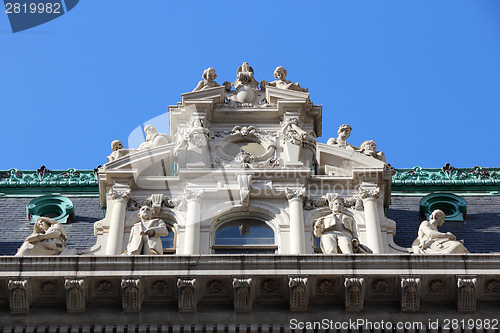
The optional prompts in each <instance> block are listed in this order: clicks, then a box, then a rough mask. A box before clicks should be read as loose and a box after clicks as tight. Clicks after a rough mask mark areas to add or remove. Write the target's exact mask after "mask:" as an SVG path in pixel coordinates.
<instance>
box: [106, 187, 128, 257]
mask: <svg viewBox="0 0 500 333" xmlns="http://www.w3.org/2000/svg"><path fill="white" fill-rule="evenodd" d="M129 198H130V189H129V188H115V187H113V188H112V189H110V190H109V192H108V199H110V200H113V209H112V210H111V220H110V222H109V234H108V244H107V245H106V255H118V254H121V253H122V249H123V235H124V231H125V213H126V211H127V202H128V199H129Z"/></svg>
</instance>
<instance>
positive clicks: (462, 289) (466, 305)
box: [457, 277, 477, 312]
mask: <svg viewBox="0 0 500 333" xmlns="http://www.w3.org/2000/svg"><path fill="white" fill-rule="evenodd" d="M457 286H458V292H457V308H458V311H459V312H474V311H476V287H477V279H476V278H475V277H458V278H457Z"/></svg>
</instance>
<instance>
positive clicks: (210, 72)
mask: <svg viewBox="0 0 500 333" xmlns="http://www.w3.org/2000/svg"><path fill="white" fill-rule="evenodd" d="M201 77H202V78H203V80H201V81H200V82H198V85H197V86H196V88H194V89H193V91H198V90H205V89H208V88H216V87H220V85H219V84H218V83H217V82H215V81H214V80H215V79H216V78H217V74H215V69H213V68H212V67H209V68H207V69H205V70H204V71H203V75H202V76H201Z"/></svg>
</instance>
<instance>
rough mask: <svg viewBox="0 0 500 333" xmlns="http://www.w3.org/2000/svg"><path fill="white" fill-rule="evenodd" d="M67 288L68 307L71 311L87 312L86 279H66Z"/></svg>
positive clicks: (65, 286) (65, 285)
mask: <svg viewBox="0 0 500 333" xmlns="http://www.w3.org/2000/svg"><path fill="white" fill-rule="evenodd" d="M64 288H65V289H66V309H67V311H68V312H69V313H83V312H85V304H86V298H85V280H84V279H66V280H65V281H64Z"/></svg>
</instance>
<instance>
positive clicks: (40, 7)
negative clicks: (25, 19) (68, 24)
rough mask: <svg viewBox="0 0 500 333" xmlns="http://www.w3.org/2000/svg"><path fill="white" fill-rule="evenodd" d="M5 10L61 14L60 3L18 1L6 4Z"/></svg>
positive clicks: (10, 11)
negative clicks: (21, 2)
mask: <svg viewBox="0 0 500 333" xmlns="http://www.w3.org/2000/svg"><path fill="white" fill-rule="evenodd" d="M5 12H6V13H7V14H28V13H30V14H61V4H60V3H57V2H55V3H50V2H48V3H38V4H37V3H34V2H32V3H29V4H28V3H23V4H20V3H18V2H14V3H10V2H7V3H6V4H5Z"/></svg>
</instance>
